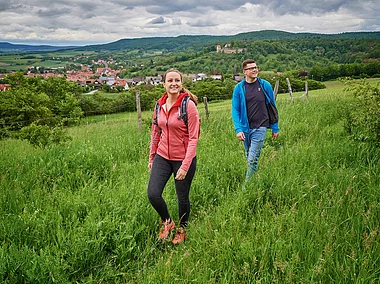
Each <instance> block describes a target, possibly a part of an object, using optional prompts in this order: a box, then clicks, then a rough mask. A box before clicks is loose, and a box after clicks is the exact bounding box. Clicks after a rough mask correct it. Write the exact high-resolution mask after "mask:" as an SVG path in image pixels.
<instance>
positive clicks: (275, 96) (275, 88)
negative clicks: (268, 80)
mask: <svg viewBox="0 0 380 284" xmlns="http://www.w3.org/2000/svg"><path fill="white" fill-rule="evenodd" d="M279 86H280V80H276V84H275V85H274V98H275V99H277V93H278V87H279Z"/></svg>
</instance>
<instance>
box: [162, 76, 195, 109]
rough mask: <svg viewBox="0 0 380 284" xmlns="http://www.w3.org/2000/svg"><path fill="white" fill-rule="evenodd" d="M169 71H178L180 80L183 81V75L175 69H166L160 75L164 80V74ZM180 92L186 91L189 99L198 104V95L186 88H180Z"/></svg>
mask: <svg viewBox="0 0 380 284" xmlns="http://www.w3.org/2000/svg"><path fill="white" fill-rule="evenodd" d="M170 72H175V73H178V74H179V76H180V77H181V82H183V75H182V73H181V72H179V71H178V70H177V69H168V70H166V72H165V73H164V75H163V76H162V79H163V80H164V82H165V81H166V75H167V74H168V73H170ZM181 93H186V94H187V95H188V96H189V97H190V99H191V100H192V101H193V102H194V103H195V105H198V97H197V96H196V95H194V94H193V93H192V92H190V91H189V90H188V89H185V88H182V90H181Z"/></svg>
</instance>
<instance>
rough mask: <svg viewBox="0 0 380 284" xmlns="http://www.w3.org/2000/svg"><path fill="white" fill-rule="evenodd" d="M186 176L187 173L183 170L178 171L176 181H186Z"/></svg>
mask: <svg viewBox="0 0 380 284" xmlns="http://www.w3.org/2000/svg"><path fill="white" fill-rule="evenodd" d="M186 174H187V171H185V170H183V169H179V170H178V171H177V174H176V176H175V179H176V180H184V179H185V177H186Z"/></svg>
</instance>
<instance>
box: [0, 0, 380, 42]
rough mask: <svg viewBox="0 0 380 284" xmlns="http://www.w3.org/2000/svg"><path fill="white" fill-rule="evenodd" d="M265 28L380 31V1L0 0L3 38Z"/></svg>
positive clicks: (105, 38)
mask: <svg viewBox="0 0 380 284" xmlns="http://www.w3.org/2000/svg"><path fill="white" fill-rule="evenodd" d="M259 30H281V31H287V32H296V33H298V32H311V33H325V34H331V33H341V32H354V31H380V0H274V1H271V0H266V1H264V0H255V1H246V0H197V1H191V0H170V1H167V0H156V1H155V0H0V41H7V42H11V43H26V44H49V45H87V44H97V43H109V42H113V41H116V40H119V39H122V38H141V37H156V36H169V37H174V36H178V35H235V34H238V33H241V32H250V31H259Z"/></svg>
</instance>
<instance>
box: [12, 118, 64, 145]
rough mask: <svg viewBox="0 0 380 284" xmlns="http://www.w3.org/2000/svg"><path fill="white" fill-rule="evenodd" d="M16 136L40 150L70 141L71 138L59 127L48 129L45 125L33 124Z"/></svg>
mask: <svg viewBox="0 0 380 284" xmlns="http://www.w3.org/2000/svg"><path fill="white" fill-rule="evenodd" d="M18 136H19V138H21V139H25V140H27V141H28V142H29V143H30V144H31V145H33V146H36V147H40V148H46V147H47V146H49V145H52V144H61V143H64V142H66V141H69V140H71V137H69V136H68V135H67V133H66V132H65V131H64V129H63V128H61V127H54V128H50V127H49V126H47V125H36V124H35V123H32V124H31V125H29V126H26V127H23V128H22V129H21V131H20V133H19V134H18Z"/></svg>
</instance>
